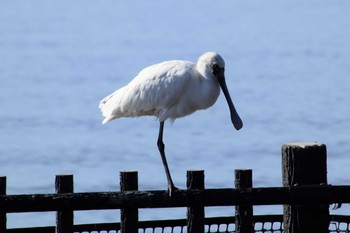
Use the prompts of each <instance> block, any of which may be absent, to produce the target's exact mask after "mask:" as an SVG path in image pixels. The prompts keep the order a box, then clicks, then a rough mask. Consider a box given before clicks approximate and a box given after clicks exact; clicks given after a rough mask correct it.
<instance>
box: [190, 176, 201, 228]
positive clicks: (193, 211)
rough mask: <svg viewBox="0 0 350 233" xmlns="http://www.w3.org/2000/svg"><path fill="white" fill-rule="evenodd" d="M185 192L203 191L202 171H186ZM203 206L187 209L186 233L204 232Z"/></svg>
mask: <svg viewBox="0 0 350 233" xmlns="http://www.w3.org/2000/svg"><path fill="white" fill-rule="evenodd" d="M187 190H204V171H203V170H191V171H187ZM204 215H205V214H204V206H203V205H196V206H190V207H188V208H187V232H188V233H199V232H204Z"/></svg>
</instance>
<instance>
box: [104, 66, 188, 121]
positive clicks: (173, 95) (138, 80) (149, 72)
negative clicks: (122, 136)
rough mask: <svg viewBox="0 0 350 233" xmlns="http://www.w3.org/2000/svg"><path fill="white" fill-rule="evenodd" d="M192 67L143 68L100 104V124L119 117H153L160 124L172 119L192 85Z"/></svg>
mask: <svg viewBox="0 0 350 233" xmlns="http://www.w3.org/2000/svg"><path fill="white" fill-rule="evenodd" d="M194 67H195V64H193V63H192V62H187V61H168V62H163V63H159V64H156V65H152V66H149V67H147V68H145V69H143V70H142V71H141V72H140V73H139V74H138V75H137V76H136V77H135V78H134V79H133V80H132V81H131V82H130V83H129V84H128V85H126V86H125V87H122V88H121V89H119V90H117V91H115V92H114V93H112V94H111V95H109V96H107V97H106V98H104V99H103V100H102V101H101V102H100V108H101V110H102V112H103V114H104V116H105V117H106V119H105V121H104V123H106V122H108V121H110V120H113V119H115V118H119V117H136V116H143V115H155V116H157V117H158V118H159V120H160V121H164V120H166V119H167V118H176V117H175V116H174V114H170V112H169V109H172V108H173V107H174V106H176V105H177V104H178V103H179V102H180V99H181V97H182V95H183V94H184V92H186V91H187V89H188V86H189V84H190V83H191V82H192V79H191V77H193V75H194V74H193V72H195V68H194Z"/></svg>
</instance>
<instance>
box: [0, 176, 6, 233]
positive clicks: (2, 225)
mask: <svg viewBox="0 0 350 233" xmlns="http://www.w3.org/2000/svg"><path fill="white" fill-rule="evenodd" d="M0 195H6V176H0ZM6 228H7V218H6V211H4V210H3V208H0V232H6Z"/></svg>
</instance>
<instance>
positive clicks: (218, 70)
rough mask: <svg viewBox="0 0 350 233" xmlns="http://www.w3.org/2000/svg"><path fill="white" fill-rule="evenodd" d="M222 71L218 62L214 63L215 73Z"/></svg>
mask: <svg viewBox="0 0 350 233" xmlns="http://www.w3.org/2000/svg"><path fill="white" fill-rule="evenodd" d="M219 72H220V67H219V66H218V65H217V64H214V65H213V74H214V75H217V74H218V73H219Z"/></svg>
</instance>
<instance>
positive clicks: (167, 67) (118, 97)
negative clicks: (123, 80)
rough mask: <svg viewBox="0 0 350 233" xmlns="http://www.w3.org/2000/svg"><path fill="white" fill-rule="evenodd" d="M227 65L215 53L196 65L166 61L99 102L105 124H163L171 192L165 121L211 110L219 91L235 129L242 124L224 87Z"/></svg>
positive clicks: (161, 130)
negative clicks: (134, 120) (136, 120)
mask: <svg viewBox="0 0 350 233" xmlns="http://www.w3.org/2000/svg"><path fill="white" fill-rule="evenodd" d="M224 70H225V62H224V60H223V59H222V57H221V56H220V55H219V54H217V53H215V52H207V53H204V54H203V55H202V56H201V57H200V58H199V59H198V62H197V63H193V62H190V61H180V60H173V61H166V62H162V63H159V64H155V65H152V66H149V67H146V68H145V69H143V70H142V71H141V72H140V73H139V74H138V75H137V76H136V77H135V78H134V79H133V80H132V81H131V82H130V83H129V84H127V85H126V86H124V87H122V88H120V89H118V90H116V91H115V92H113V93H112V94H110V95H108V96H107V97H105V98H104V99H103V100H101V102H100V105H99V107H100V109H101V111H102V114H103V116H104V117H105V119H104V120H103V122H102V123H103V124H105V123H107V122H109V121H111V120H114V119H117V118H120V117H137V116H147V115H153V116H156V117H157V118H158V119H159V121H160V122H161V124H160V130H159V137H158V147H159V151H160V153H161V157H162V160H163V164H164V167H165V171H166V175H167V178H168V186H169V191H170V192H172V191H174V190H175V189H176V188H175V186H174V185H173V182H172V179H171V176H170V172H169V169H168V165H167V162H166V159H165V153H164V144H163V139H162V138H163V126H164V121H165V120H167V119H169V120H171V121H174V120H175V119H176V118H179V117H184V116H187V115H189V114H191V113H193V112H195V111H196V110H200V109H206V108H208V107H210V106H212V105H213V104H214V103H215V102H216V100H217V98H218V96H219V94H220V87H221V89H222V90H223V93H224V95H225V97H226V100H227V101H228V105H229V108H230V113H231V120H232V123H233V125H234V126H235V128H236V129H237V130H238V129H240V128H241V127H242V126H243V124H242V121H241V119H240V117H239V116H238V114H237V112H236V110H235V108H234V105H233V103H232V101H231V98H230V95H229V92H228V90H227V87H226V83H225V76H224Z"/></svg>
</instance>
